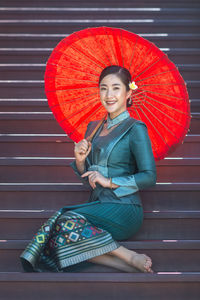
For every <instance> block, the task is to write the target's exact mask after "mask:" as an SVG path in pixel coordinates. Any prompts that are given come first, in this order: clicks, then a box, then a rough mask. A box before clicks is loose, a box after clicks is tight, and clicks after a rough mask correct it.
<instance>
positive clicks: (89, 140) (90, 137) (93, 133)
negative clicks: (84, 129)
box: [86, 115, 106, 142]
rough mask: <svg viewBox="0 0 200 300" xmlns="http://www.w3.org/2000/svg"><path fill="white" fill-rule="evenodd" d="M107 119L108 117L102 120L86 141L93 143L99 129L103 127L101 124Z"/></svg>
mask: <svg viewBox="0 0 200 300" xmlns="http://www.w3.org/2000/svg"><path fill="white" fill-rule="evenodd" d="M105 119H106V115H105V116H104V117H103V119H101V121H100V122H99V123H98V124H97V126H96V127H95V128H94V130H93V131H92V133H91V134H90V135H89V136H88V137H87V138H86V140H87V141H88V142H91V141H92V139H93V136H94V135H95V133H96V132H97V130H98V129H99V127H100V126H101V124H102V123H103V122H104V120H105Z"/></svg>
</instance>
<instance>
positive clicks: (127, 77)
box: [99, 65, 132, 107]
mask: <svg viewBox="0 0 200 300" xmlns="http://www.w3.org/2000/svg"><path fill="white" fill-rule="evenodd" d="M110 74H115V75H116V76H117V77H118V78H119V79H121V81H122V82H123V83H124V85H125V86H126V91H127V92H128V91H129V90H130V88H129V83H130V82H131V74H130V72H129V70H128V69H126V68H124V67H120V66H116V65H112V66H108V67H106V68H105V69H103V71H102V72H101V74H100V76H99V85H100V82H101V81H102V79H103V78H104V77H105V76H107V75H110ZM131 105H132V99H131V98H128V99H127V107H129V106H131Z"/></svg>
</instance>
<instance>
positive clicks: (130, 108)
mask: <svg viewBox="0 0 200 300" xmlns="http://www.w3.org/2000/svg"><path fill="white" fill-rule="evenodd" d="M129 110H130V111H133V110H135V112H136V114H137V115H138V118H139V119H140V120H141V118H140V115H139V114H138V111H137V108H136V107H135V106H134V104H133V105H132V107H129ZM141 121H142V120H141Z"/></svg>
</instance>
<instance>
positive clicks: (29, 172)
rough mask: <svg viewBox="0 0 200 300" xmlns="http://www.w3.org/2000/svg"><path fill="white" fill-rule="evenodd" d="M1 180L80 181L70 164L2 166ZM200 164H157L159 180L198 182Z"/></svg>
mask: <svg viewBox="0 0 200 300" xmlns="http://www.w3.org/2000/svg"><path fill="white" fill-rule="evenodd" d="M0 174H1V175H0V182H78V179H77V176H76V174H75V173H74V172H73V170H72V168H71V167H70V166H64V165H63V166H48V162H47V165H38V166H32V165H26V166H23V165H16V166H10V165H9V166H6V165H5V166H0ZM199 174H200V166H189V165H188V166H177V165H175V166H157V181H158V182H198V181H199Z"/></svg>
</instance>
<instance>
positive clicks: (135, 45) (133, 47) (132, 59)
mask: <svg viewBox="0 0 200 300" xmlns="http://www.w3.org/2000/svg"><path fill="white" fill-rule="evenodd" d="M138 38H139V36H138V35H137V37H136V41H135V44H134V47H133V53H132V57H131V61H130V65H129V70H130V69H131V65H132V61H133V57H134V54H135V48H136V45H137V41H138Z"/></svg>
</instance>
